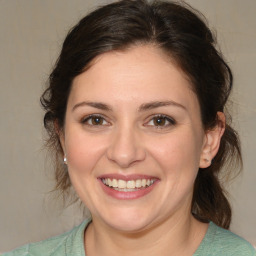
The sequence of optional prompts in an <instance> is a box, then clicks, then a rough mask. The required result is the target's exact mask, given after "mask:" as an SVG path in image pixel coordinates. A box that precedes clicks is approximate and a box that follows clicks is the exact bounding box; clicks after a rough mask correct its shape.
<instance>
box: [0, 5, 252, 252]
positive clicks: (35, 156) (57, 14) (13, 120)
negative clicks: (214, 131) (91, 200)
mask: <svg viewBox="0 0 256 256" xmlns="http://www.w3.org/2000/svg"><path fill="white" fill-rule="evenodd" d="M104 2H105V3H106V2H110V1H92V0H90V1H89V0H72V1H71V0H0V56H1V57H0V72H1V75H0V86H1V94H0V119H1V121H0V165H1V166H0V174H1V175H0V251H6V250H10V249H12V248H14V247H17V246H19V245H22V244H24V243H28V242H32V241H38V240H41V239H44V238H47V237H49V236H53V235H57V234H59V233H62V232H64V231H66V230H68V229H70V228H72V227H73V226H74V225H75V224H78V223H79V222H80V221H81V211H79V209H78V207H77V206H76V205H74V206H70V207H68V208H67V209H65V210H62V206H61V204H60V203H57V202H58V200H56V198H53V197H52V196H51V195H50V194H49V193H48V192H49V191H50V190H51V188H52V186H53V178H52V175H51V167H50V166H51V163H50V162H49V161H47V159H48V158H47V157H45V152H44V151H43V146H42V145H43V127H42V117H43V112H42V110H41V108H40V105H39V97H40V95H41V93H42V91H43V88H44V86H45V83H46V80H47V75H48V74H49V72H50V70H51V67H52V66H53V64H54V61H55V59H56V57H57V55H58V52H59V50H60V45H61V43H62V40H63V39H64V36H65V34H66V33H67V31H68V30H69V28H70V27H71V25H75V23H76V22H77V21H78V20H79V19H80V18H81V17H83V16H84V15H85V14H86V13H87V12H88V11H90V10H92V9H93V8H94V6H96V5H98V4H102V3H104ZM187 2H188V3H190V4H191V5H192V6H193V7H195V8H197V9H199V10H200V11H202V12H203V13H204V15H205V16H206V18H207V19H208V20H209V24H210V27H211V28H214V29H215V30H216V31H217V36H218V40H219V42H220V46H221V49H222V51H223V52H224V55H225V56H226V59H227V60H228V62H229V63H230V65H231V67H232V68H233V72H234V75H235V88H234V92H233V96H232V98H233V102H234V104H233V119H234V122H235V127H236V128H237V129H238V130H239V132H240V135H241V140H242V146H243V156H244V171H243V174H242V175H241V176H240V177H239V178H238V179H236V180H235V181H234V182H233V183H232V184H231V185H230V186H229V187H228V189H229V191H230V194H231V196H230V198H231V201H232V206H233V209H234V218H233V222H232V228H231V229H232V230H233V231H235V232H236V233H238V234H239V235H241V236H243V237H245V238H246V239H248V240H249V241H250V242H252V243H253V244H256V218H255V216H256V200H255V198H256V188H255V187H256V186H255V181H256V171H255V165H256V153H255V151H256V146H255V145H256V136H255V130H256V100H255V99H256V85H255V83H256V70H255V68H256V30H255V27H256V18H255V17H256V16H255V11H256V1H255V0H243V1H241V0H188V1H187Z"/></svg>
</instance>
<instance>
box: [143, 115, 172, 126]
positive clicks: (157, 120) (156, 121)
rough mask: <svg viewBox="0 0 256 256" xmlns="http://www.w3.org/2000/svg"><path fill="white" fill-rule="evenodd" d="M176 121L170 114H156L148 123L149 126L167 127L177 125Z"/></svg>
mask: <svg viewBox="0 0 256 256" xmlns="http://www.w3.org/2000/svg"><path fill="white" fill-rule="evenodd" d="M175 124H176V122H175V121H174V120H173V119H172V118H171V117H169V116H165V115H157V116H154V117H153V118H152V119H151V120H150V121H149V122H148V123H147V126H153V127H159V128H165V127H169V126H171V125H175Z"/></svg>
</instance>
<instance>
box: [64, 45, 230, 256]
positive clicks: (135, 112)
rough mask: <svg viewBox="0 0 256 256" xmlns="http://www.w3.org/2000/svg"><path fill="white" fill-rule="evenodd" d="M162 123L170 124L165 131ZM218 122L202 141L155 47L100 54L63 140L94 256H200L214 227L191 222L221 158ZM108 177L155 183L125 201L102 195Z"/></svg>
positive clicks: (177, 78) (175, 74) (183, 87)
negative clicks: (197, 187)
mask: <svg viewBox="0 0 256 256" xmlns="http://www.w3.org/2000/svg"><path fill="white" fill-rule="evenodd" d="M159 102H164V104H163V103H162V104H158V103H159ZM92 103H93V104H92ZM95 103H97V104H95ZM98 103H100V104H98ZM152 103H154V104H152ZM156 103H157V104H156ZM167 103H168V104H167ZM160 105H161V106H160ZM145 106H146V107H145ZM90 115H97V116H98V118H99V119H98V121H99V125H95V120H96V119H95V117H94V118H90ZM156 115H164V117H162V119H161V122H160V125H157V123H156V120H157V118H156ZM218 115H219V119H220V120H221V122H220V124H219V125H217V126H216V128H215V129H212V130H211V131H204V129H203V126H202V122H201V119H200V107H199V103H198V99H197V96H196V95H195V93H194V92H193V91H192V89H191V84H190V82H189V80H188V79H187V78H186V76H185V74H184V73H183V72H182V71H181V70H180V69H179V68H178V67H177V66H176V65H175V64H174V62H171V61H170V60H168V59H167V58H166V57H165V55H164V53H163V52H162V51H161V50H159V49H157V48H156V47H153V46H150V45H147V46H145V45H144V46H134V47H132V48H130V49H128V50H126V51H122V52H108V53H105V54H102V55H100V56H98V57H97V58H96V59H95V60H94V62H93V65H92V66H91V67H90V68H89V69H88V70H87V71H86V72H84V73H82V74H81V75H79V76H77V77H76V78H75V79H74V81H73V84H72V89H71V92H70V96H69V99H68V105H67V111H66V118H65V126H64V128H63V130H62V132H61V134H60V139H61V144H62V147H63V151H64V152H65V154H66V157H67V165H68V170H69V175H70V178H71V181H72V184H73V186H74V188H75V190H76V192H77V194H78V195H79V197H80V198H81V200H82V201H83V202H84V204H85V205H86V206H87V207H88V208H89V210H90V212H91V214H92V219H93V221H92V223H91V224H90V225H89V227H88V228H87V230H86V233H85V247H86V253H87V255H89V256H92V255H120V253H122V255H129V256H131V255H147V256H149V255H159V254H161V255H169V254H170V252H173V255H192V254H193V252H194V251H195V250H196V248H197V247H198V246H199V244H200V242H201V241H202V239H203V237H204V235H205V233H206V231H207V227H208V225H207V224H203V223H200V222H198V221H197V220H195V219H194V218H193V216H192V215H191V212H190V209H191V200H192V195H193V184H194V181H195V178H196V175H197V172H198V168H199V167H201V168H206V167H208V166H209V165H210V161H211V159H212V158H213V157H214V156H215V155H216V153H217V151H218V147H219V143H220V139H221V136H222V134H223V132H224V125H223V123H224V121H225V120H224V116H223V114H222V113H219V114H218ZM166 117H167V118H166ZM169 120H171V121H169ZM96 121H97V120H96ZM109 174H111V175H116V174H121V175H124V176H129V175H134V174H139V175H149V176H152V177H155V178H156V179H157V183H156V184H154V187H153V189H152V190H151V191H150V192H149V193H148V194H146V195H144V196H141V197H139V198H135V199H124V200H121V199H118V198H115V197H112V196H110V195H108V194H107V193H105V191H104V190H103V189H102V184H101V182H100V180H99V177H102V176H104V175H109ZM135 238H136V239H135Z"/></svg>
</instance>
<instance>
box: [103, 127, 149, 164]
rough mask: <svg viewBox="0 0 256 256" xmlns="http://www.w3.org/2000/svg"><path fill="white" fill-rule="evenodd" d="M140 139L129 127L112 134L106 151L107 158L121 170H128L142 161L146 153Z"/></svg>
mask: <svg viewBox="0 0 256 256" xmlns="http://www.w3.org/2000/svg"><path fill="white" fill-rule="evenodd" d="M140 137H141V136H140V135H139V134H138V133H136V131H135V129H132V128H131V127H126V128H123V129H119V130H118V131H116V132H114V135H113V136H112V138H111V143H110V146H109V148H108V149H107V158H108V159H109V160H110V161H113V162H115V163H116V164H117V165H119V166H120V167H122V168H128V167H129V166H131V165H132V164H134V163H135V162H140V161H143V160H144V159H145V157H146V151H145V149H144V147H143V143H142V140H141V138H140Z"/></svg>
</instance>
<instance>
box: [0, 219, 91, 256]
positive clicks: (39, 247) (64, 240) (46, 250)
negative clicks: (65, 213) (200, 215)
mask: <svg viewBox="0 0 256 256" xmlns="http://www.w3.org/2000/svg"><path fill="white" fill-rule="evenodd" d="M89 222H90V220H86V221H84V222H82V223H81V224H80V225H79V226H77V227H75V228H73V229H72V230H70V231H69V232H66V233H64V234H61V235H59V236H55V237H51V238H49V239H46V240H43V241H40V242H36V243H31V244H27V245H24V246H22V247H20V248H17V249H15V250H13V251H11V252H7V253H4V254H1V256H41V255H44V256H53V255H54V256H64V255H73V254H72V253H75V255H79V256H80V255H81V256H83V255H84V250H83V236H84V232H83V231H84V229H85V228H86V226H87V225H88V224H89Z"/></svg>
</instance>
